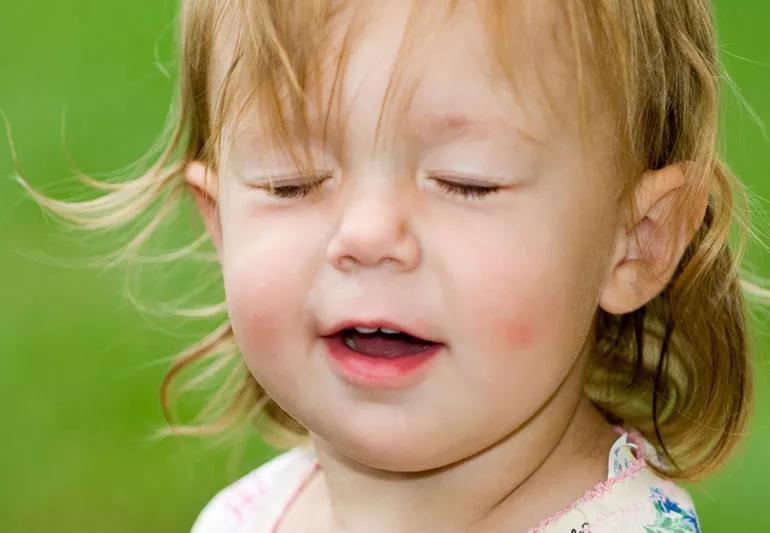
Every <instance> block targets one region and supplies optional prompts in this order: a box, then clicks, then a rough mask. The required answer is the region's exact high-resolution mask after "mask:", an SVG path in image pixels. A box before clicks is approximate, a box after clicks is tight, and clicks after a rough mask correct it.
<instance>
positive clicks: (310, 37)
mask: <svg viewBox="0 0 770 533" xmlns="http://www.w3.org/2000/svg"><path fill="white" fill-rule="evenodd" d="M456 3H457V2H456V1H452V2H449V3H448V8H449V9H448V13H449V12H451V11H452V10H453V9H454V7H455V6H456ZM331 4H332V2H330V1H328V0H313V1H302V2H299V1H294V2H292V1H286V2H284V1H281V2H271V1H267V0H251V1H248V0H221V1H218V2H210V1H208V0H186V1H185V2H184V3H183V16H182V25H181V28H182V35H181V65H180V83H179V88H180V92H179V94H178V99H177V105H176V106H175V114H174V116H173V117H172V120H171V121H170V130H169V132H168V135H167V137H168V138H167V142H166V145H165V148H164V149H163V151H162V153H161V154H160V155H159V156H158V157H157V159H156V160H155V162H154V164H153V165H152V166H151V168H149V170H148V171H147V172H145V173H143V174H142V175H140V176H138V177H136V178H135V179H132V180H129V181H125V182H121V183H106V182H99V181H95V180H92V179H90V178H83V179H84V180H85V181H86V183H87V184H89V185H91V186H93V187H95V188H97V189H99V190H101V191H104V194H103V195H101V196H100V197H97V198H95V199H92V200H87V201H80V202H77V201H75V202H66V201H60V200H55V199H52V198H49V197H47V196H45V195H44V194H42V193H40V192H39V191H37V190H35V189H34V188H32V187H31V186H30V185H29V184H28V183H27V182H26V181H25V180H23V179H21V178H19V179H20V181H21V182H22V184H23V185H24V186H25V187H26V188H27V190H28V191H29V193H30V195H31V196H32V197H33V198H34V199H35V200H36V201H37V202H38V203H39V204H40V205H41V206H43V207H45V208H47V209H48V210H50V211H51V212H53V213H55V214H57V215H59V216H60V217H61V218H63V219H64V220H67V221H69V222H71V223H74V224H75V225H77V226H79V227H85V228H90V229H107V228H121V227H123V226H125V225H126V224H128V223H130V222H132V221H134V220H136V219H138V217H139V216H140V215H142V214H143V213H145V212H149V211H152V210H153V209H155V210H156V213H155V215H154V216H153V217H152V219H151V220H150V221H149V222H148V223H147V224H146V225H144V227H143V228H142V229H141V231H140V232H139V233H138V234H136V236H135V237H134V238H133V239H132V240H131V241H130V242H129V243H128V244H127V245H125V246H124V247H122V248H121V249H120V250H119V251H118V252H117V253H116V254H115V256H114V258H113V259H114V260H115V261H120V260H125V261H131V260H132V258H134V257H136V256H137V254H138V250H139V249H140V247H141V246H142V244H143V243H144V242H145V241H146V240H147V239H148V238H149V236H150V235H151V234H152V233H153V231H155V229H156V228H157V227H158V225H159V224H160V223H161V222H162V220H164V218H166V217H167V216H168V214H169V213H171V212H173V211H174V209H175V208H176V207H177V206H178V204H179V201H180V200H181V198H182V197H183V195H184V194H185V193H186V192H187V190H188V189H187V185H186V181H185V177H184V168H185V167H186V165H187V164H188V163H189V162H190V161H193V160H197V159H202V160H204V161H206V162H208V163H209V164H210V165H211V166H212V167H213V168H215V169H216V167H217V163H218V161H219V154H220V151H221V146H222V138H223V132H224V131H225V126H226V125H228V124H231V123H232V121H233V118H234V117H239V116H240V115H241V113H242V112H243V110H244V109H245V108H246V106H247V105H249V103H252V102H257V103H259V104H260V105H262V106H263V109H261V111H263V112H264V115H263V116H264V117H265V122H266V123H269V124H270V125H271V126H272V127H271V128H269V130H270V132H271V133H274V134H275V135H276V136H277V140H278V142H279V144H280V145H281V146H286V145H288V144H289V143H287V142H286V141H287V139H289V137H291V136H294V135H299V136H301V135H303V134H306V133H307V126H306V118H305V112H306V109H305V107H304V106H305V105H306V103H307V98H306V95H307V92H308V89H309V81H308V80H309V79H310V74H311V71H312V68H313V67H314V66H315V63H314V60H316V59H317V55H318V50H320V49H321V47H320V46H319V45H320V43H322V42H323V40H324V38H325V37H326V35H325V31H326V30H327V26H328V22H329V20H330V19H331V17H332V16H333V15H334V12H333V10H332V5H331ZM334 4H342V3H340V2H335V3H334ZM483 4H484V6H486V8H488V11H486V15H487V18H486V19H485V20H486V21H487V25H488V26H489V30H490V31H489V38H490V43H491V44H492V45H493V46H494V47H495V53H496V54H497V56H498V58H499V59H500V60H501V66H502V67H503V70H504V72H506V74H508V75H510V74H511V72H510V69H511V68H512V65H511V64H510V63H511V62H510V61H507V62H506V60H505V58H506V54H507V53H509V52H510V47H511V46H512V45H513V44H512V42H511V38H510V36H511V33H512V32H511V31H510V28H509V27H508V26H507V23H508V21H511V20H513V18H512V16H511V13H510V12H509V11H510V10H511V3H510V2H505V1H503V0H497V1H489V2H483ZM563 5H564V9H565V11H564V14H565V18H566V19H567V20H568V23H569V28H570V33H569V38H570V40H571V41H570V42H571V45H572V48H573V49H574V51H575V65H576V70H575V74H576V76H577V78H578V81H579V87H580V91H581V102H582V104H583V105H582V106H581V109H583V111H585V108H586V107H587V105H588V104H587V101H588V100H587V96H586V93H587V89H586V88H587V86H588V84H590V83H595V84H596V86H597V87H600V88H601V92H602V97H603V98H606V101H607V103H608V104H609V105H610V109H611V110H612V112H613V113H614V118H615V119H616V123H617V125H618V143H619V145H620V147H621V149H620V152H619V153H620V154H621V155H622V157H621V164H622V166H623V168H624V169H625V171H624V173H623V174H622V175H624V176H627V177H628V179H627V181H626V182H624V183H623V190H624V191H625V192H628V191H630V190H632V188H633V186H634V185H635V184H636V181H635V180H637V179H638V176H640V174H641V172H642V171H644V170H645V169H657V168H662V167H664V166H666V165H668V164H671V163H676V162H689V163H690V166H689V167H688V168H689V169H690V170H689V171H688V173H687V184H686V187H687V189H688V191H689V194H691V195H695V196H696V197H697V195H703V194H707V195H708V206H707V209H706V213H705V217H704V218H703V220H702V223H701V224H700V226H699V227H698V228H697V231H695V232H694V237H693V239H692V242H691V243H690V244H689V246H688V248H687V249H686V251H685V253H684V256H683V257H682V259H681V261H680V263H679V265H678V268H677V269H676V272H675V273H674V276H673V278H672V279H671V281H670V283H668V284H667V286H666V287H665V289H664V290H663V291H662V292H661V293H660V294H659V295H658V296H656V297H655V298H654V299H653V300H652V301H650V302H649V303H647V304H646V305H644V306H643V307H642V308H640V309H638V310H636V311H634V312H631V313H628V314H625V315H621V316H616V315H611V314H609V313H607V312H605V311H603V310H602V309H598V310H597V315H596V317H595V330H594V333H595V346H594V350H593V354H592V356H591V360H590V361H589V363H588V370H587V373H586V375H587V382H586V385H585V390H586V394H587V395H588V397H589V398H590V399H591V400H592V401H593V402H594V403H595V404H596V405H597V406H599V407H600V409H601V410H602V411H603V412H604V413H605V415H606V416H607V418H608V419H610V420H611V421H614V422H618V423H624V424H627V425H629V426H633V427H635V428H637V429H638V430H640V431H641V432H642V433H643V435H644V436H645V437H646V438H648V439H649V440H650V441H651V442H653V443H654V444H655V445H656V446H657V447H658V449H659V451H660V452H661V454H662V456H663V457H664V459H665V461H663V462H662V463H661V464H660V465H658V466H655V465H653V466H655V467H656V468H658V469H659V471H660V472H661V473H662V474H664V475H666V476H668V477H671V478H686V479H695V478H697V477H700V476H701V475H704V474H707V473H709V472H711V471H713V470H714V469H715V468H716V467H718V466H719V465H720V464H722V463H723V462H724V460H725V459H726V457H727V456H728V454H729V452H730V451H731V450H732V449H733V448H734V446H735V445H736V443H737V442H738V441H739V439H740V436H741V435H742V434H743V433H744V431H745V427H746V424H747V417H748V414H749V412H750V409H751V404H752V374H751V370H750V368H751V365H750V359H751V356H750V353H751V350H750V347H749V339H748V336H747V316H746V315H747V307H746V302H745V301H744V291H745V292H746V294H749V295H754V296H756V297H757V299H758V300H760V301H765V300H767V299H770V293H769V292H768V291H766V290H765V289H762V288H761V287H760V286H759V285H758V284H757V283H752V282H750V281H748V280H745V279H741V276H740V274H739V271H740V263H741V257H742V255H743V250H744V247H745V242H746V236H747V233H750V232H751V230H750V227H749V225H748V222H747V221H745V220H744V219H743V218H742V216H741V212H740V211H739V210H738V206H739V205H742V206H744V207H745V206H747V205H748V194H747V192H746V191H745V190H744V188H743V186H742V185H741V183H740V182H739V181H738V180H737V179H736V178H735V177H734V176H733V174H732V173H731V172H730V171H729V170H728V168H727V166H726V165H725V163H724V162H723V161H722V160H721V159H720V158H719V156H718V153H717V140H718V135H717V134H718V126H719V124H718V109H719V81H720V75H721V73H720V69H719V63H718V58H717V52H716V42H715V41H716V39H715V35H714V23H713V20H712V12H711V7H710V5H709V2H708V1H707V0H683V1H679V2H668V1H664V0H655V1H643V0H624V1H622V2H617V1H613V0H597V1H592V2H583V1H580V0H567V1H565V2H564V3H563ZM234 21H235V22H234ZM228 23H229V24H233V27H234V30H233V29H232V28H230V29H229V30H228V35H229V36H230V37H231V38H232V41H233V42H232V43H231V44H232V50H230V51H229V57H228V58H219V57H218V62H219V63H220V64H221V62H224V64H225V65H226V67H227V68H225V69H224V73H223V77H222V78H223V79H222V82H221V85H219V86H218V87H215V88H212V86H211V82H212V65H213V62H212V55H213V52H214V50H213V49H214V43H215V41H216V38H215V37H216V36H217V35H221V30H222V28H223V27H224V25H225V24H228ZM352 29H353V28H352V27H351V32H352ZM231 30H232V31H231ZM348 36H349V35H346V40H345V42H344V43H343V45H348V44H349V43H348ZM404 48H406V45H405V46H404ZM346 53H347V47H346V46H343V47H342V51H341V53H340V55H339V63H338V70H337V76H338V77H339V73H340V71H341V68H342V65H344V58H345V55H346ZM510 77H511V79H513V76H512V75H510ZM247 79H248V83H246V82H245V80H247ZM336 81H337V80H336V79H335V85H336ZM287 109H288V111H287ZM289 114H291V117H289V116H288V115H289ZM290 118H291V119H294V120H290ZM327 118H328V117H327ZM295 130H298V131H295ZM292 150H293V149H292ZM306 155H307V153H306ZM292 157H293V158H295V162H297V164H298V165H301V164H302V162H301V161H300V160H299V158H298V157H297V156H296V154H294V153H293V152H292ZM627 196H628V198H629V201H631V198H630V195H627ZM158 206H159V207H158ZM734 221H735V222H736V223H737V225H738V229H739V230H740V231H741V232H740V237H741V238H740V240H739V242H738V244H737V246H736V249H735V250H732V249H731V245H730V243H729V233H730V229H731V227H732V223H733V222H734ZM203 239H205V234H204V235H202V236H201V239H199V240H198V241H196V242H195V243H193V245H191V246H190V247H189V248H187V249H184V250H182V251H181V252H180V253H176V254H172V255H171V256H169V257H168V258H166V259H168V260H178V259H179V258H181V257H182V256H184V255H185V254H186V253H188V252H191V251H193V250H194V249H195V247H196V246H197V245H199V244H200V243H201V242H202V240H203ZM224 312H225V306H224V305H221V304H220V305H214V306H212V307H211V308H208V309H203V310H199V311H198V312H197V314H198V315H199V316H211V317H215V316H221V315H222V314H223V313H224ZM184 316H191V314H190V313H189V312H188V313H186V314H185V315H184ZM195 363H208V364H209V367H207V368H206V369H205V371H203V372H202V373H201V374H200V375H198V376H196V377H195V378H193V379H191V380H189V381H188V382H187V386H188V388H189V386H192V385H196V384H199V383H201V382H203V381H205V380H207V379H212V378H213V376H214V375H215V374H216V372H217V371H219V370H222V369H224V368H227V366H228V365H231V366H232V368H231V369H230V371H229V374H228V375H227V377H226V378H225V380H224V382H223V383H222V384H221V385H220V387H219V389H218V390H217V392H216V393H215V394H214V396H213V397H212V398H211V400H210V401H209V402H208V404H207V405H206V407H205V408H204V409H203V410H202V411H201V412H200V413H199V416H198V417H197V419H196V421H195V423H191V424H187V425H177V424H175V423H174V422H173V417H172V415H171V407H170V406H171V395H170V393H171V385H172V383H173V382H176V381H177V380H178V379H179V378H180V376H181V371H182V370H183V369H185V368H188V367H190V366H191V365H193V364H195ZM161 401H162V405H163V408H164V412H165V414H166V418H167V420H168V421H169V424H170V429H169V430H168V431H163V432H161V433H162V434H164V435H169V434H194V435H211V434H217V433H220V432H223V431H224V430H226V429H228V428H231V427H234V426H235V425H236V424H238V423H240V422H243V421H245V420H249V421H253V422H255V423H257V424H260V428H261V430H262V431H263V433H264V435H265V437H266V438H270V439H272V441H273V442H274V443H276V444H277V445H279V446H290V445H292V444H293V443H295V442H298V441H299V440H302V439H304V438H305V436H306V434H307V432H306V429H305V428H303V427H302V426H301V425H300V424H299V423H298V422H296V421H295V420H294V419H293V418H292V417H291V416H289V415H288V414H287V413H286V412H284V411H283V410H282V409H281V408H280V407H279V406H278V405H277V404H276V403H275V402H273V401H272V400H271V399H270V398H269V397H268V396H267V394H266V393H265V391H264V390H263V389H262V388H261V387H260V385H259V383H257V382H256V381H255V379H254V378H253V377H252V376H251V374H250V372H249V371H248V369H247V368H246V366H245V364H244V363H243V361H242V360H241V358H240V354H239V352H238V347H237V345H236V343H235V339H234V337H233V332H232V329H231V327H230V324H229V322H228V321H227V320H226V318H225V319H224V320H223V321H222V323H221V325H220V326H219V327H217V328H216V329H215V330H214V331H213V332H211V333H210V334H209V335H207V336H206V337H205V338H203V339H201V340H200V341H199V342H197V343H195V344H194V345H192V346H190V347H189V348H188V349H186V350H185V351H183V352H181V353H179V354H176V360H175V362H174V364H173V366H172V367H171V369H170V370H169V371H168V373H167V375H166V377H165V379H164V381H163V383H162V386H161ZM284 437H288V439H286V438H284ZM278 439H280V440H278Z"/></svg>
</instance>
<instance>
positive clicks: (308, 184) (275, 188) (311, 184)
mask: <svg viewBox="0 0 770 533" xmlns="http://www.w3.org/2000/svg"><path fill="white" fill-rule="evenodd" d="M313 177H314V178H316V179H314V180H312V181H308V177H304V178H302V179H301V180H300V181H298V182H287V181H286V180H282V181H279V182H277V184H276V183H275V182H273V181H270V182H268V183H267V184H264V185H257V186H256V187H257V188H258V189H265V190H266V191H267V192H268V194H270V195H272V196H276V197H278V198H304V197H305V196H309V195H311V194H312V193H314V192H315V191H317V190H318V189H319V188H320V187H321V185H323V183H324V182H325V181H326V180H328V179H330V178H331V177H332V176H331V174H329V173H327V174H324V173H319V174H316V175H313V176H311V178H313Z"/></svg>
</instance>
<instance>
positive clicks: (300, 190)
mask: <svg viewBox="0 0 770 533" xmlns="http://www.w3.org/2000/svg"><path fill="white" fill-rule="evenodd" d="M330 177H331V176H326V177H324V178H322V179H320V180H316V181H313V182H309V183H301V184H299V185H283V186H280V187H272V189H271V188H270V187H269V186H264V187H262V188H264V189H266V190H267V191H268V193H269V194H272V195H273V196H277V197H278V198H287V199H288V198H304V197H305V196H309V195H310V194H312V193H313V192H315V191H317V190H318V189H319V188H320V187H321V185H322V184H323V182H324V181H326V180H327V179H329V178H330ZM434 179H435V181H436V183H437V184H438V186H439V188H440V189H441V190H443V191H444V192H446V193H449V194H451V195H454V196H462V197H463V198H482V197H484V196H488V195H490V194H493V193H496V192H498V191H499V190H500V186H498V185H492V186H488V187H485V186H482V185H470V184H463V183H455V182H452V181H447V180H443V179H439V178H434Z"/></svg>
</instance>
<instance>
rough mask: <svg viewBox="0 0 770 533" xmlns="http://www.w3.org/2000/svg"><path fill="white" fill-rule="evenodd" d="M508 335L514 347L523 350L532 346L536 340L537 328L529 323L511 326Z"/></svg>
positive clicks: (507, 329) (507, 330)
mask: <svg viewBox="0 0 770 533" xmlns="http://www.w3.org/2000/svg"><path fill="white" fill-rule="evenodd" d="M506 333H507V337H508V340H509V341H510V342H511V344H512V345H514V346H517V347H522V348H523V347H526V346H529V345H530V344H532V341H533V340H534V338H535V328H534V327H533V326H532V324H530V323H527V322H523V323H516V324H510V325H509V326H508V327H507V328H506Z"/></svg>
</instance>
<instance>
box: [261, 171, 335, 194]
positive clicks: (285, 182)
mask: <svg viewBox="0 0 770 533" xmlns="http://www.w3.org/2000/svg"><path fill="white" fill-rule="evenodd" d="M332 177H334V171H332V170H319V171H316V172H313V173H310V174H277V175H266V176H260V177H258V178H256V179H254V180H253V181H254V185H255V186H256V187H260V188H264V189H268V188H270V186H271V185H272V186H273V187H289V186H293V185H306V184H309V183H314V182H316V181H322V180H325V179H329V178H332Z"/></svg>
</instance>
